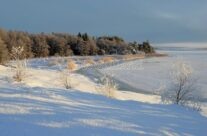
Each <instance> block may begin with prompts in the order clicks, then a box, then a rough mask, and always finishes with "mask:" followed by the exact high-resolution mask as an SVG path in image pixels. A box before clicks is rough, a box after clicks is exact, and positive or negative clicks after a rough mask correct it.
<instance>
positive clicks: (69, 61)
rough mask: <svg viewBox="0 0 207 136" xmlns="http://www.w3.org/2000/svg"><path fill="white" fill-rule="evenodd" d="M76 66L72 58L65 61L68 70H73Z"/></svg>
mask: <svg viewBox="0 0 207 136" xmlns="http://www.w3.org/2000/svg"><path fill="white" fill-rule="evenodd" d="M76 68H77V65H76V63H75V61H74V60H72V59H69V60H68V63H67V69H68V70H69V71H73V70H75V69H76Z"/></svg>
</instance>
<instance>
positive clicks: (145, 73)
mask: <svg viewBox="0 0 207 136" xmlns="http://www.w3.org/2000/svg"><path fill="white" fill-rule="evenodd" d="M157 46H158V49H160V50H158V52H162V53H167V54H168V55H169V56H166V57H157V58H148V59H143V60H136V61H133V62H126V63H124V64H120V65H116V66H112V67H108V68H104V69H102V72H104V73H108V74H110V75H113V76H114V78H115V79H117V80H119V81H121V82H124V83H125V84H127V85H128V86H129V90H131V91H135V92H142V93H151V94H154V93H156V92H157V91H159V90H160V89H161V88H163V87H166V86H168V84H169V80H170V71H171V68H172V65H173V63H174V62H176V61H177V60H180V59H182V60H184V61H185V62H187V63H189V64H190V65H191V66H192V67H193V69H194V71H193V73H194V77H195V79H196V84H197V86H198V91H197V92H196V95H198V96H200V97H201V99H202V100H203V101H207V50H203V49H204V48H205V47H206V49H207V44H201V46H199V45H195V46H193V45H192V44H190V45H189V46H187V45H186V44H178V45H177V44H169V45H166V46H164V45H157ZM186 46H187V47H186ZM195 47H196V48H195ZM180 49H182V50H180ZM201 49H202V50H201ZM123 87H124V86H122V85H120V88H123ZM125 89H126V88H125Z"/></svg>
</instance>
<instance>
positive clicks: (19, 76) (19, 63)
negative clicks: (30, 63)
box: [11, 46, 27, 82]
mask: <svg viewBox="0 0 207 136" xmlns="http://www.w3.org/2000/svg"><path fill="white" fill-rule="evenodd" d="M23 51H24V48H23V47H21V46H18V47H12V53H11V57H12V58H13V60H14V63H15V74H14V76H13V78H14V79H15V81H17V82H21V81H22V80H23V78H24V77H25V74H26V68H27V64H26V60H25V59H24V60H20V58H21V57H22V56H23V55H22V53H23Z"/></svg>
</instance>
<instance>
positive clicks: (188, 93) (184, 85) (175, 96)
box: [161, 60, 197, 105]
mask: <svg viewBox="0 0 207 136" xmlns="http://www.w3.org/2000/svg"><path fill="white" fill-rule="evenodd" d="M171 78H172V81H171V83H170V87H169V88H167V89H165V90H164V91H163V93H162V94H161V97H162V100H163V101H165V102H167V101H171V102H173V103H175V104H182V105H185V104H187V103H188V102H190V101H193V99H194V98H195V97H194V94H195V93H194V92H195V91H196V90H197V87H196V82H195V79H194V78H193V69H192V67H191V66H190V65H189V64H188V63H186V62H184V61H183V60H178V61H176V62H175V63H174V64H173V67H172V71H171Z"/></svg>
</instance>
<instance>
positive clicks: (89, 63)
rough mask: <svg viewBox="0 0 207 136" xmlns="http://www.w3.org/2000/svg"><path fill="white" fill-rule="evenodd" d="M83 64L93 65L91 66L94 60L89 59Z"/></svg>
mask: <svg viewBox="0 0 207 136" xmlns="http://www.w3.org/2000/svg"><path fill="white" fill-rule="evenodd" d="M84 63H85V65H93V64H95V62H94V60H93V59H91V58H87V59H86V60H85V62H84Z"/></svg>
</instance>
